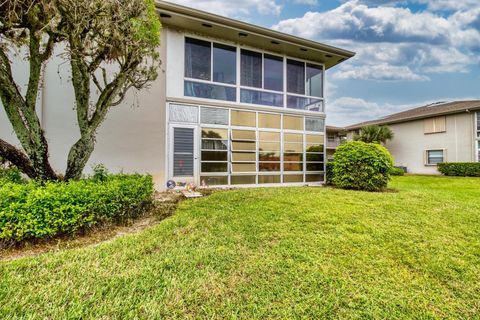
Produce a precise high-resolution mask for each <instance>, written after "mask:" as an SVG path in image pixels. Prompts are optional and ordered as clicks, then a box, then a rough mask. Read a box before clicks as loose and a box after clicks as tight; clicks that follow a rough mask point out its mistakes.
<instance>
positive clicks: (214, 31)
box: [156, 1, 355, 69]
mask: <svg viewBox="0 0 480 320" xmlns="http://www.w3.org/2000/svg"><path fill="white" fill-rule="evenodd" d="M156 6H157V10H158V12H159V14H160V20H161V21H162V24H163V25H166V26H171V27H174V28H178V29H183V30H188V31H194V32H196V33H201V34H204V35H206V36H210V37H217V38H222V39H225V40H230V41H233V42H236V43H239V44H243V45H247V46H251V47H256V48H259V49H262V50H266V51H271V52H277V53H280V54H286V55H288V56H291V57H297V58H300V59H305V60H311V61H315V62H319V63H323V64H324V65H325V69H329V68H331V67H333V66H335V65H337V64H339V63H341V62H343V61H345V60H347V59H349V58H351V57H353V56H354V55H355V53H354V52H352V51H348V50H344V49H340V48H336V47H332V46H329V45H326V44H323V43H319V42H315V41H311V40H307V39H303V38H300V37H296V36H292V35H289V34H286V33H282V32H278V31H275V30H271V29H267V28H264V27H260V26H256V25H252V24H249V23H245V22H241V21H238V20H234V19H230V18H226V17H222V16H219V15H215V14H212V13H208V12H204V11H200V10H196V9H192V8H189V7H185V6H181V5H178V4H174V3H170V2H166V1H157V2H156ZM320 23H321V22H320Z"/></svg>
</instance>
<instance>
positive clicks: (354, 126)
mask: <svg viewBox="0 0 480 320" xmlns="http://www.w3.org/2000/svg"><path fill="white" fill-rule="evenodd" d="M470 110H473V111H477V110H480V103H479V105H478V106H476V107H471V108H464V109H461V110H452V111H443V112H434V113H429V114H424V115H420V116H413V117H408V118H403V119H396V120H391V121H389V120H387V119H385V121H382V119H378V120H371V121H366V122H361V123H356V124H352V125H350V126H346V127H345V129H346V130H355V129H360V128H363V127H366V126H369V125H387V124H395V123H403V122H409V121H415V120H421V119H427V118H431V117H435V116H443V115H451V114H457V113H463V112H470Z"/></svg>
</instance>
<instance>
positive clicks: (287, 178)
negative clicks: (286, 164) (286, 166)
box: [283, 174, 303, 183]
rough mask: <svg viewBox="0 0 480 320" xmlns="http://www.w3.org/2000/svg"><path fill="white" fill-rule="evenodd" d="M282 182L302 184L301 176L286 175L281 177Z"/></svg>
mask: <svg viewBox="0 0 480 320" xmlns="http://www.w3.org/2000/svg"><path fill="white" fill-rule="evenodd" d="M283 182H285V183H289V182H303V174H288V175H287V174H286V175H284V176H283Z"/></svg>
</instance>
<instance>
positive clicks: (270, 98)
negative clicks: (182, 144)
mask: <svg viewBox="0 0 480 320" xmlns="http://www.w3.org/2000/svg"><path fill="white" fill-rule="evenodd" d="M239 57H240V63H239V64H238V65H239V70H237V48H236V47H234V46H228V45H223V44H218V43H212V42H209V41H204V40H199V39H193V38H188V37H187V38H185V90H184V91H185V95H186V96H191V97H198V98H207V99H217V100H225V101H234V102H239V103H248V104H255V105H263V106H271V107H281V108H293V109H300V110H309V111H323V74H324V70H323V66H322V65H316V64H312V63H309V62H305V61H300V60H294V59H290V58H285V57H284V56H278V55H274V54H268V53H262V52H257V51H252V50H247V49H240V52H239ZM237 74H239V80H240V81H239V83H237ZM237 92H238V93H239V95H238V96H237Z"/></svg>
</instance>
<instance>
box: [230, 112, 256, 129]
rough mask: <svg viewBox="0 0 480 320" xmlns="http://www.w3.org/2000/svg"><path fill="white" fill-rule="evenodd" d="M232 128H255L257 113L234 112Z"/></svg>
mask: <svg viewBox="0 0 480 320" xmlns="http://www.w3.org/2000/svg"><path fill="white" fill-rule="evenodd" d="M231 114H232V126H244V127H255V126H256V123H257V121H256V115H255V112H248V111H237V110H232V111H231Z"/></svg>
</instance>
